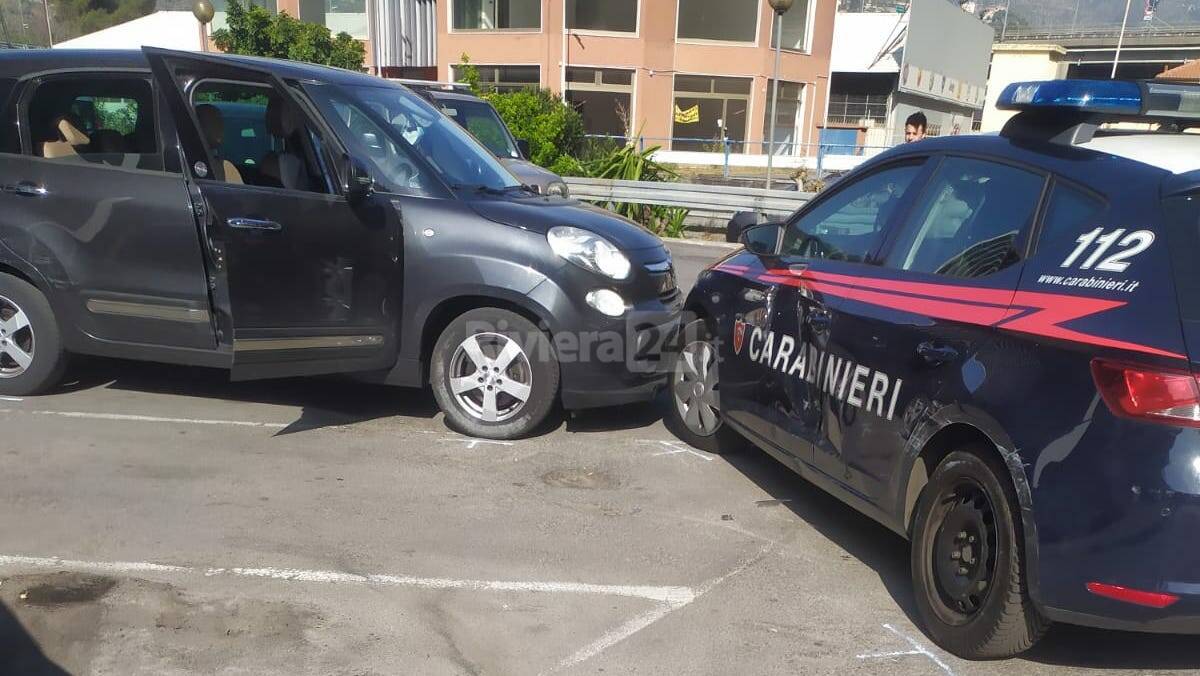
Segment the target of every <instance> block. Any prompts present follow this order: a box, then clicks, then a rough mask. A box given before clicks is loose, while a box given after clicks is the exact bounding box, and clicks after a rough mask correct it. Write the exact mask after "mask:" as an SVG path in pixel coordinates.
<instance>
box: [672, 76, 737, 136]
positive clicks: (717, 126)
mask: <svg viewBox="0 0 1200 676" xmlns="http://www.w3.org/2000/svg"><path fill="white" fill-rule="evenodd" d="M752 84H753V80H751V79H750V78H741V77H709V76H707V75H676V76H675V106H674V118H675V124H674V127H673V131H672V134H671V135H672V136H673V137H674V138H675V140H673V141H672V142H671V149H672V150H694V151H701V152H723V150H724V147H723V146H724V143H723V139H729V140H730V141H733V144H732V146H731V147H730V150H731V151H732V152H735V153H740V152H745V140H746V118H747V111H748V110H749V108H750V87H751V85H752Z"/></svg>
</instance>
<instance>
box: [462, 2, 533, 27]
mask: <svg viewBox="0 0 1200 676" xmlns="http://www.w3.org/2000/svg"><path fill="white" fill-rule="evenodd" d="M453 6H454V10H453V17H454V30H456V31H504V30H535V31H536V30H541V28H542V3H541V2H539V0H453Z"/></svg>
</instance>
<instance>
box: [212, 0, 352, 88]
mask: <svg viewBox="0 0 1200 676" xmlns="http://www.w3.org/2000/svg"><path fill="white" fill-rule="evenodd" d="M227 11H228V14H227V27H226V28H222V29H221V30H218V31H215V32H214V33H213V36H212V39H213V44H215V45H216V46H217V47H218V48H220V49H221V50H222V51H224V52H226V53H228V54H244V55H247V56H266V57H272V58H276V59H290V60H292V61H307V62H309V63H319V64H324V65H327V66H335V67H337V68H345V69H348V70H356V71H361V70H363V63H364V62H365V61H366V56H367V55H366V50H365V49H364V47H363V44H362V43H361V42H359V41H358V40H355V39H354V38H352V37H350V35H349V34H348V33H338V34H337V35H336V36H334V35H332V34H331V33H330V32H329V29H328V28H326V27H325V26H322V25H320V24H316V23H310V22H307V21H300V20H299V19H295V18H292V17H291V16H290V15H288V14H287V13H286V12H279V13H277V14H272V13H271V12H269V11H268V10H266V9H263V8H262V7H259V6H257V5H249V6H245V5H242V3H240V2H238V0H229V7H228V10H227Z"/></svg>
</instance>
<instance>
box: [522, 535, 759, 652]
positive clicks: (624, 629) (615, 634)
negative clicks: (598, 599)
mask: <svg viewBox="0 0 1200 676" xmlns="http://www.w3.org/2000/svg"><path fill="white" fill-rule="evenodd" d="M774 548H775V545H774V543H771V544H768V545H767V546H765V547H763V548H762V549H760V550H759V551H758V553H757V554H755V555H754V556H752V557H750V558H747V559H746V560H744V561H742V562H741V563H739V564H738V565H736V566H734V567H733V569H732V570H730V571H729V572H727V573H725V574H724V575H721V576H720V577H718V578H716V579H713V580H709V581H708V582H706V583H705V584H704V585H702V586H701V587H700V588H699V589H697V590H695V591H694V592H693V593H692V595H691V598H688V599H684V598H682V597H681V598H679V599H677V600H674V601H672V600H666V601H664V602H662V603H660V604H659V605H658V606H657V607H655V608H652V609H651V610H649V611H648V612H645V613H642V614H641V615H638V616H636V617H634V618H633V619H630V620H628V621H626V622H623V623H621V624H620V625H618V626H616V627H613V628H612V629H610V630H609V631H607V632H605V633H604V635H603V636H601V637H600V638H598V639H596V640H595V641H592V642H591V643H589V644H587V645H585V646H583V647H582V648H580V649H579V650H576V651H575V652H574V653H573V654H572V655H571V656H570V657H567V658H566V659H564V660H562V661H561V662H559V663H558V664H557V665H555V667H554V668H553V669H551V670H550V671H549V672H542V673H543V675H544V674H546V673H554V672H558V671H562V670H563V669H567V668H569V667H573V666H575V665H577V664H580V663H582V662H586V661H587V660H590V659H592V658H593V657H595V656H596V655H599V654H600V653H602V652H604V651H605V650H608V649H609V648H611V647H613V646H614V645H616V644H618V643H620V642H621V641H624V640H625V639H627V638H629V637H630V636H633V635H634V634H636V633H638V632H639V631H641V630H643V629H645V628H646V627H649V626H650V625H652V624H654V623H655V622H658V621H659V620H661V619H663V618H664V617H666V616H667V615H670V614H671V613H673V612H675V611H676V610H679V609H681V608H684V607H686V606H687V605H689V604H690V603H692V602H693V601H695V600H696V599H698V598H700V597H701V596H704V595H705V594H707V593H708V592H710V591H712V590H713V589H714V588H715V587H717V585H720V584H721V583H723V582H725V581H726V580H728V579H729V578H731V577H735V576H737V575H741V574H742V573H743V572H744V571H745V570H746V569H747V568H749V567H750V566H752V565H754V564H756V563H758V562H759V561H761V560H762V559H763V558H764V557H766V556H767V554H770V553H771V550H772V549H774Z"/></svg>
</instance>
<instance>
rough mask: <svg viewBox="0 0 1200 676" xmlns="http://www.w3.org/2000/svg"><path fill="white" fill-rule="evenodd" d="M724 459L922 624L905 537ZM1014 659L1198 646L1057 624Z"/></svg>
mask: <svg viewBox="0 0 1200 676" xmlns="http://www.w3.org/2000/svg"><path fill="white" fill-rule="evenodd" d="M669 428H670V425H668V429H669ZM723 459H724V460H725V461H726V462H728V463H729V464H730V465H731V466H733V467H734V468H736V469H737V470H738V471H740V472H741V473H742V474H744V475H745V476H746V477H747V478H748V479H750V480H751V481H753V482H754V483H756V484H758V486H759V487H761V488H762V489H763V490H765V491H766V492H767V493H769V494H770V495H771V496H772V497H773V498H775V499H776V500H780V501H782V504H783V505H785V506H787V507H788V508H789V509H791V511H792V512H793V513H794V514H795V515H796V516H798V517H800V518H801V519H803V520H804V521H805V522H807V523H808V524H809V525H811V526H812V527H813V528H816V529H817V530H818V531H819V532H820V533H821V534H822V535H824V536H825V537H826V538H828V539H829V540H830V541H831V542H833V543H834V544H836V545H837V546H839V547H841V548H842V549H843V550H844V551H845V552H846V554H844V555H843V557H845V558H847V559H848V558H849V557H853V558H855V559H858V560H859V561H861V562H862V563H864V564H866V565H868V566H870V567H871V569H872V570H874V571H875V573H876V574H877V575H879V579H880V580H881V581H882V582H883V585H884V588H885V589H887V591H888V593H889V594H891V596H892V599H893V600H894V601H895V602H896V605H897V606H898V607H899V608H900V610H902V611H903V612H904V614H905V615H906V616H908V619H909V621H911V622H912V623H913V624H914V625H915V626H917V627H921V626H922V624H921V621H920V619H919V618H918V616H917V613H916V606H915V604H914V597H913V589H912V580H911V576H910V574H909V546H908V542H907V541H905V540H904V539H903V538H901V537H900V536H899V535H897V534H895V533H894V532H892V531H891V530H889V529H887V528H885V527H883V526H882V525H880V524H878V523H877V522H875V521H874V520H873V519H870V518H868V517H866V516H864V515H862V514H860V513H859V512H858V511H856V510H855V509H853V508H852V507H849V506H848V505H846V504H845V503H843V502H842V501H840V500H838V499H837V498H835V497H833V496H832V495H830V494H828V493H826V492H825V491H823V490H822V489H820V488H818V487H817V486H815V485H813V484H811V483H809V482H808V481H806V480H805V479H804V478H802V477H801V476H800V475H798V474H796V473H795V472H793V471H792V469H791V468H789V467H787V466H785V465H783V464H782V463H780V462H778V461H776V460H775V459H774V458H772V457H771V456H770V455H768V454H767V453H766V452H765V451H762V450H760V449H757V448H747V449H745V450H742V451H740V452H738V453H734V454H730V455H727V456H724V457H723ZM931 643H932V642H931ZM1013 661H1014V662H1019V661H1028V662H1035V663H1039V664H1045V665H1051V666H1062V667H1073V668H1083V669H1091V670H1102V669H1130V670H1167V669H1171V670H1176V669H1197V668H1200V650H1197V641H1196V637H1195V636H1176V635H1164V634H1139V633H1134V632H1120V631H1107V630H1102V629H1092V628H1089V627H1079V626H1071V625H1063V624H1058V625H1054V626H1053V627H1051V629H1050V631H1049V632H1048V633H1047V634H1046V636H1045V637H1044V638H1043V639H1042V640H1041V641H1040V642H1039V643H1038V644H1037V645H1036V646H1035V647H1034V648H1033V649H1032V650H1030V651H1029V652H1028V653H1026V654H1024V655H1022V656H1021V657H1019V658H1017V659H1015V660H1013ZM1014 669H1016V670H1017V672H1019V667H1016V666H1015V665H1014Z"/></svg>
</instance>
